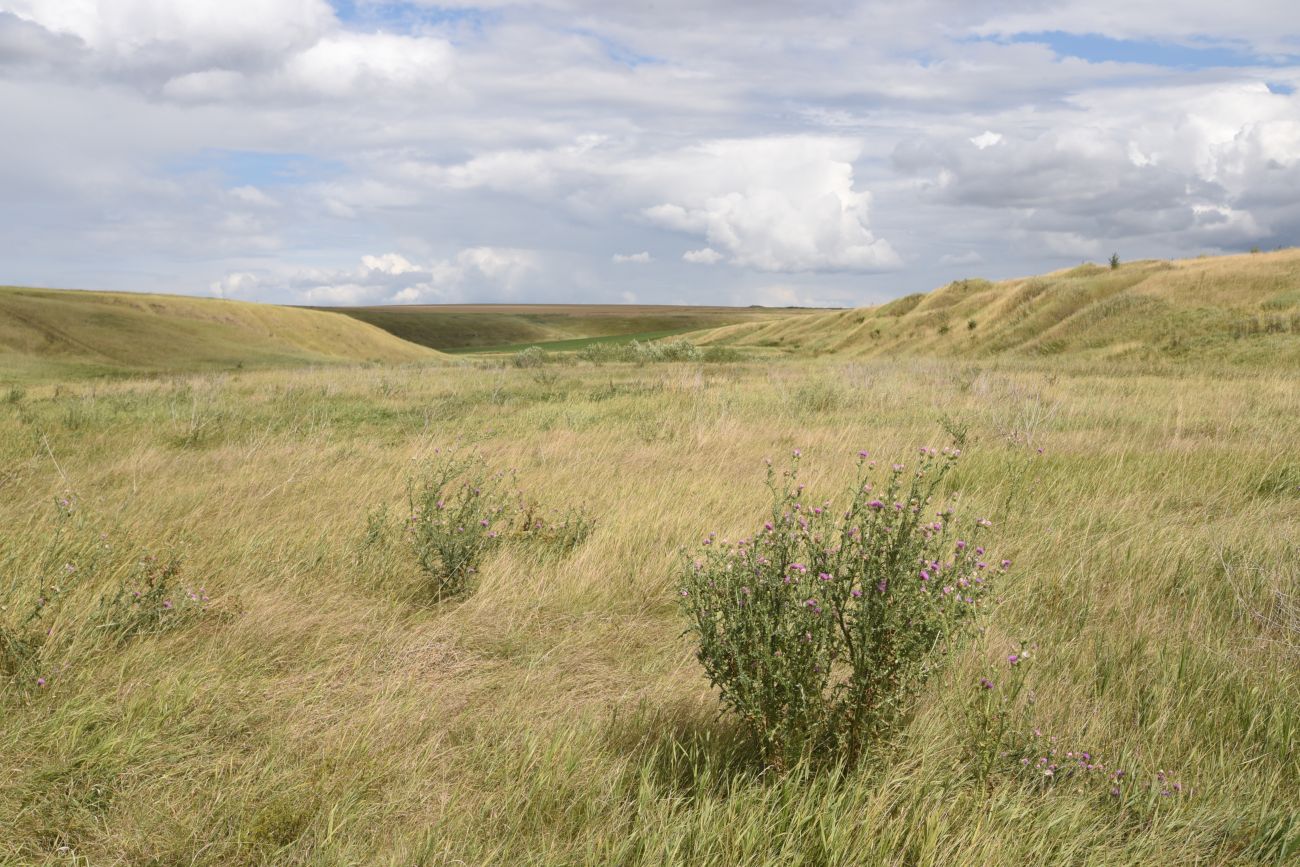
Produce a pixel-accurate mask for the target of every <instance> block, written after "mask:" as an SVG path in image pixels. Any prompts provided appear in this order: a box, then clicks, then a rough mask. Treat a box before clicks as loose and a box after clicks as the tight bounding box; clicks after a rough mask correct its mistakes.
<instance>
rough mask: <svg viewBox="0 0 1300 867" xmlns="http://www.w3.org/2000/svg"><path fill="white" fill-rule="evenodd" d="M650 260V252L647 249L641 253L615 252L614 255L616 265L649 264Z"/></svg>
mask: <svg viewBox="0 0 1300 867" xmlns="http://www.w3.org/2000/svg"><path fill="white" fill-rule="evenodd" d="M650 261H651V256H650V253H649V252H648V251H646V250H642V251H641V252H640V253H615V254H614V256H613V262H614V264H615V265H648V264H649V263H650Z"/></svg>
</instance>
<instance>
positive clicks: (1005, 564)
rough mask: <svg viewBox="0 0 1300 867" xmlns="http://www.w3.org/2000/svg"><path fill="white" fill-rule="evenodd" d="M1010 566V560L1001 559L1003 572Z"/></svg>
mask: <svg viewBox="0 0 1300 867" xmlns="http://www.w3.org/2000/svg"><path fill="white" fill-rule="evenodd" d="M1010 567H1011V561H1010V560H1003V561H1002V571H1003V572H1005V571H1006V570H1007V569H1009V568H1010Z"/></svg>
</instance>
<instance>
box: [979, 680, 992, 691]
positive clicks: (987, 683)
mask: <svg viewBox="0 0 1300 867" xmlns="http://www.w3.org/2000/svg"><path fill="white" fill-rule="evenodd" d="M980 688H981V689H992V688H993V681H991V680H989V679H988V678H987V677H981V678H980Z"/></svg>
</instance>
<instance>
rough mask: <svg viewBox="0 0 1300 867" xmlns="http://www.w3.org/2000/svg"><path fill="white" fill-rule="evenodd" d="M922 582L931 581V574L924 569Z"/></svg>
mask: <svg viewBox="0 0 1300 867" xmlns="http://www.w3.org/2000/svg"><path fill="white" fill-rule="evenodd" d="M921 580H922V581H929V580H930V573H929V572H927V571H925V570H924V569H922V570H921Z"/></svg>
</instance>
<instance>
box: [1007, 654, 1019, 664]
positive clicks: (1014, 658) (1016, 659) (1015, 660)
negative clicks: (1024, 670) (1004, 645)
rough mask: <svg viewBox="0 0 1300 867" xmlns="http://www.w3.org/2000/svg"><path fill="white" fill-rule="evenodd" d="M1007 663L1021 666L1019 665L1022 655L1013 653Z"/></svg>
mask: <svg viewBox="0 0 1300 867" xmlns="http://www.w3.org/2000/svg"><path fill="white" fill-rule="evenodd" d="M1007 662H1008V663H1010V664H1011V665H1019V664H1020V654H1018V653H1013V654H1011V655H1010V656H1008V657H1007Z"/></svg>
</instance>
